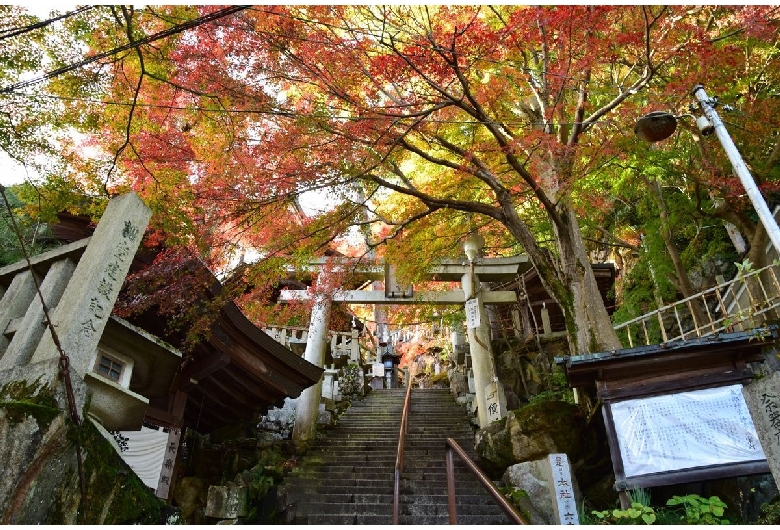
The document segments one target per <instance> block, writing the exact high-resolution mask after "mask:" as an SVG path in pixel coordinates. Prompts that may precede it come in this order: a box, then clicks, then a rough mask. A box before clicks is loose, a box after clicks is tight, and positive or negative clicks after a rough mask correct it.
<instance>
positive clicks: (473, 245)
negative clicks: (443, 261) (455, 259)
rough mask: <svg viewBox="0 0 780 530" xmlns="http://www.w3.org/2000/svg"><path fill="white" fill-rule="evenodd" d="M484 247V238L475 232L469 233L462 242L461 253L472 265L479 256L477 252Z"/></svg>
mask: <svg viewBox="0 0 780 530" xmlns="http://www.w3.org/2000/svg"><path fill="white" fill-rule="evenodd" d="M484 246H485V238H484V237H482V236H481V235H479V234H478V233H476V232H471V233H470V234H469V235H468V236H466V240H465V241H463V252H465V254H466V257H467V258H468V259H469V262H470V263H474V260H475V259H477V256H479V251H480V250H482V247H484Z"/></svg>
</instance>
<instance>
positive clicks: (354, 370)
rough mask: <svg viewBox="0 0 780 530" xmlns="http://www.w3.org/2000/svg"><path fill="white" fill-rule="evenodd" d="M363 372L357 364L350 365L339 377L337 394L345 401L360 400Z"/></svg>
mask: <svg viewBox="0 0 780 530" xmlns="http://www.w3.org/2000/svg"><path fill="white" fill-rule="evenodd" d="M363 384H364V382H363V372H362V371H361V370H360V366H358V365H357V363H350V364H348V365H347V367H346V368H344V370H343V371H342V374H341V377H339V392H341V395H342V396H343V397H344V399H345V400H347V401H352V400H353V399H361V397H362V396H363Z"/></svg>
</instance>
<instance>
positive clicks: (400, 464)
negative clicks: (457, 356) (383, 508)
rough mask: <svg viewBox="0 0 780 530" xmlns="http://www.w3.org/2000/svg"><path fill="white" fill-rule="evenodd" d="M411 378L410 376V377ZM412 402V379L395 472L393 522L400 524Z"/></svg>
mask: <svg viewBox="0 0 780 530" xmlns="http://www.w3.org/2000/svg"><path fill="white" fill-rule="evenodd" d="M408 379H409V378H408ZM411 403H412V381H411V379H409V381H407V383H406V397H405V398H404V409H403V412H402V413H401V428H400V431H399V433H398V452H397V453H396V457H395V474H394V477H393V524H398V516H399V512H400V511H401V493H400V491H401V473H402V472H403V470H404V443H405V442H406V434H407V433H408V432H409V410H410V409H411Z"/></svg>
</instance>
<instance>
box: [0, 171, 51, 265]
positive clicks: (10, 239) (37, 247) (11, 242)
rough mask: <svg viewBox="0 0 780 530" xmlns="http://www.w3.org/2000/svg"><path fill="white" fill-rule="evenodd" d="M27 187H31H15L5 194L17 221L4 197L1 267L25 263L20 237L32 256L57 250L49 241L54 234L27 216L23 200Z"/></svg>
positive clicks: (0, 216) (1, 206)
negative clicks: (51, 234) (23, 261)
mask: <svg viewBox="0 0 780 530" xmlns="http://www.w3.org/2000/svg"><path fill="white" fill-rule="evenodd" d="M25 187H28V186H26V185H19V186H11V187H8V188H5V190H4V194H5V196H6V198H7V199H8V205H9V206H10V207H11V211H12V213H13V216H14V217H13V220H12V218H11V213H9V211H8V207H7V206H6V204H5V201H4V200H3V199H2V197H0V267H2V266H5V265H10V264H12V263H16V262H17V261H19V260H22V259H24V253H23V252H22V245H21V243H20V241H19V238H20V236H21V240H22V241H23V242H24V248H25V249H26V250H27V254H28V255H29V256H34V255H36V254H40V253H41V252H45V251H46V250H49V249H51V248H53V247H54V246H56V244H55V243H53V242H52V241H51V239H50V238H49V237H48V235H49V232H50V230H49V229H48V227H47V226H46V225H43V224H40V223H39V222H37V220H36V219H33V218H32V217H30V215H28V214H27V213H26V211H25V206H26V204H25V202H24V200H23V196H24V193H23V192H24V189H23V188H25ZM14 223H15V226H14ZM17 229H18V230H19V233H17Z"/></svg>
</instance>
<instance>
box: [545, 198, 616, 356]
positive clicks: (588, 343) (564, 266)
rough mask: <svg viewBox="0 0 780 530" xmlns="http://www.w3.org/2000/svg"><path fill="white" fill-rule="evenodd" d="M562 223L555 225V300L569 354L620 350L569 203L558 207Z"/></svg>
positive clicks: (577, 223)
mask: <svg viewBox="0 0 780 530" xmlns="http://www.w3.org/2000/svg"><path fill="white" fill-rule="evenodd" d="M559 212H560V218H561V220H562V221H563V226H555V225H553V227H554V231H555V234H556V238H555V242H556V246H557V248H558V253H559V256H558V264H557V265H558V276H559V277H560V278H561V280H562V281H563V284H564V288H565V291H564V292H563V293H561V298H562V300H558V303H559V304H560V305H561V308H563V310H564V316H565V318H566V329H567V331H568V333H569V349H570V351H571V354H572V355H581V354H583V353H588V352H597V351H607V350H615V349H620V348H622V347H623V346H622V345H621V344H620V341H619V340H618V337H617V333H615V328H614V327H613V324H612V320H611V319H610V317H609V313H607V308H606V306H605V305H604V301H603V299H602V297H601V291H600V290H599V287H598V284H597V283H596V276H595V275H594V274H593V269H592V268H591V266H590V258H589V256H588V252H587V250H586V248H585V244H584V242H583V240H582V233H581V232H580V225H579V222H578V221H577V217H576V215H575V213H574V210H573V209H572V208H571V207H570V206H569V205H564V206H562V207H561V206H559Z"/></svg>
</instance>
